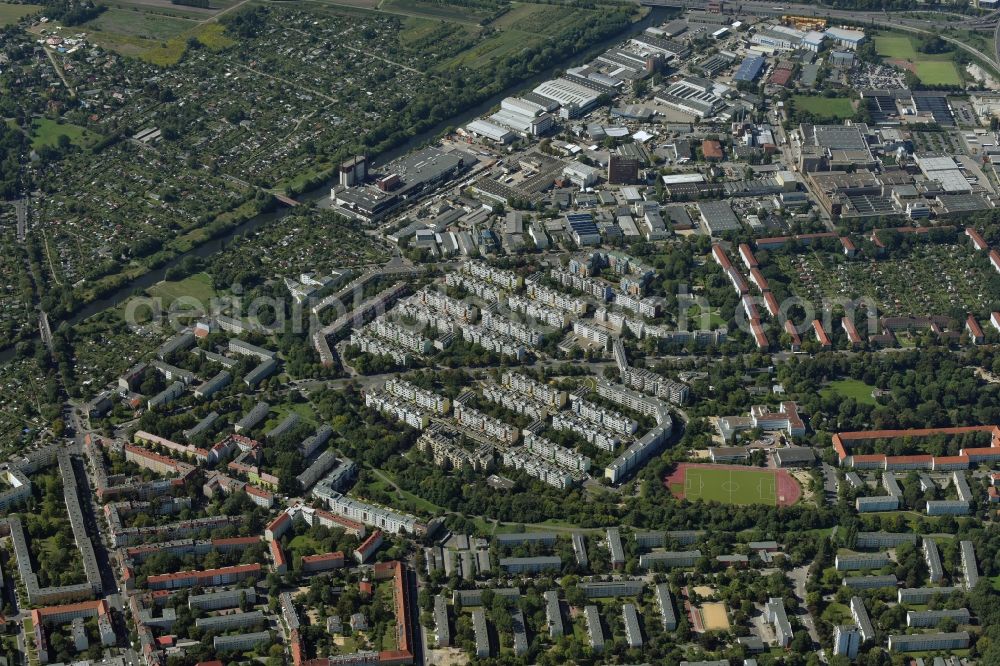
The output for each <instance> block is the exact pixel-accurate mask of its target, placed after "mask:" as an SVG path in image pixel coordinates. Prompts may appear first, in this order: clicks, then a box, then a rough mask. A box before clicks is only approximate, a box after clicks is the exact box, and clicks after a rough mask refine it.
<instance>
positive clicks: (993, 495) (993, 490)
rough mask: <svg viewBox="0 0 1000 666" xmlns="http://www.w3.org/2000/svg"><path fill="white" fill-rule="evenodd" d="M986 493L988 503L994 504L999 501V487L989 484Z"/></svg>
mask: <svg viewBox="0 0 1000 666" xmlns="http://www.w3.org/2000/svg"><path fill="white" fill-rule="evenodd" d="M986 495H987V496H988V497H989V498H990V504H996V503H997V502H1000V489H998V488H997V487H996V486H990V487H989V488H987V489H986Z"/></svg>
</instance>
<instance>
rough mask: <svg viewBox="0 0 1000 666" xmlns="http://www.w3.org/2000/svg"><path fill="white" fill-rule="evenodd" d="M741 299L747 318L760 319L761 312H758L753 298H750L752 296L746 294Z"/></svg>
mask: <svg viewBox="0 0 1000 666" xmlns="http://www.w3.org/2000/svg"><path fill="white" fill-rule="evenodd" d="M741 301H742V303H743V311H744V312H745V313H746V315H747V319H749V320H751V321H752V320H754V319H760V313H759V312H757V306H756V305H754V302H753V299H752V298H750V296H748V295H746V294H744V296H743V298H742V299H741Z"/></svg>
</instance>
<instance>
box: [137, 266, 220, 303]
mask: <svg viewBox="0 0 1000 666" xmlns="http://www.w3.org/2000/svg"><path fill="white" fill-rule="evenodd" d="M147 291H148V292H149V295H150V296H153V297H159V298H162V299H163V306H164V307H170V304H171V303H173V302H174V301H176V300H177V299H178V298H187V299H195V300H196V301H198V302H200V303H202V307H203V308H204V309H207V308H208V305H209V301H210V300H211V299H212V298H214V297H215V289H214V288H213V287H212V278H211V276H209V275H208V273H197V274H195V275H192V276H191V277H188V278H184V279H183V280H180V281H178V282H166V281H164V282H160V283H158V284H155V285H153V286H152V287H150V288H149V289H148V290H147Z"/></svg>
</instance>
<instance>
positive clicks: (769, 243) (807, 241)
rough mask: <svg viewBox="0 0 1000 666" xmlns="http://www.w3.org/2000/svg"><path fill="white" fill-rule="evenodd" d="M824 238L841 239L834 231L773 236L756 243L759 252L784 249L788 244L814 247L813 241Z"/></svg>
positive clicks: (758, 240)
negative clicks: (777, 248) (778, 248)
mask: <svg viewBox="0 0 1000 666" xmlns="http://www.w3.org/2000/svg"><path fill="white" fill-rule="evenodd" d="M823 238H839V236H837V234H835V233H833V232H832V231H824V232H822V233H816V234H798V235H795V236H773V237H771V238H758V239H757V240H755V241H754V244H755V245H756V246H757V249H758V250H770V249H773V248H776V247H782V246H784V245H785V244H786V243H793V242H795V243H801V244H802V245H812V243H813V241H817V240H821V239H823Z"/></svg>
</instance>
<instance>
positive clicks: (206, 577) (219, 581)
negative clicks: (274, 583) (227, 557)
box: [146, 564, 261, 590]
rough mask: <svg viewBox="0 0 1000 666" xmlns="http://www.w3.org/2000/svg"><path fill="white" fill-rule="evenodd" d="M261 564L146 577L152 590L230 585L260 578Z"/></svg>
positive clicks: (147, 583)
mask: <svg viewBox="0 0 1000 666" xmlns="http://www.w3.org/2000/svg"><path fill="white" fill-rule="evenodd" d="M260 577H261V566H260V565H259V564H240V565H238V566H234V567H221V568H218V569H206V570H205V571H179V572H177V573H172V574H159V575H157V576H150V577H148V578H147V579H146V585H147V587H149V589H151V590H177V589H180V588H184V587H194V586H195V585H204V586H208V585H229V584H231V583H238V582H240V581H241V580H246V579H249V578H260Z"/></svg>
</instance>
